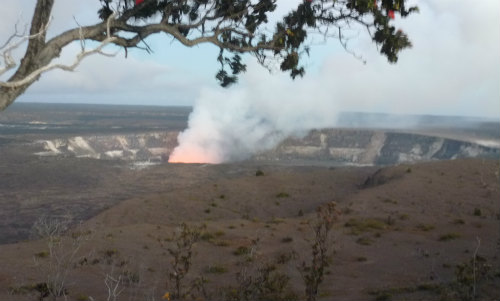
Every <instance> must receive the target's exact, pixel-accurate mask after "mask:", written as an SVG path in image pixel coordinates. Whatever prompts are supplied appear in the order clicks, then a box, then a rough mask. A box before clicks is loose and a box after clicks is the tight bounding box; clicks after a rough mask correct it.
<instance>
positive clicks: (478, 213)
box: [473, 207, 482, 216]
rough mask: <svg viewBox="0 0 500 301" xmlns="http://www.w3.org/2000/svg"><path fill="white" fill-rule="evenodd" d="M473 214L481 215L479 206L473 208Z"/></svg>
mask: <svg viewBox="0 0 500 301" xmlns="http://www.w3.org/2000/svg"><path fill="white" fill-rule="evenodd" d="M473 214H474V216H481V215H482V212H481V209H479V208H477V207H476V208H474V213H473Z"/></svg>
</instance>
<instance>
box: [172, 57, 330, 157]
mask: <svg viewBox="0 0 500 301" xmlns="http://www.w3.org/2000/svg"><path fill="white" fill-rule="evenodd" d="M243 81H245V85H241V86H237V87H234V88H232V89H230V90H223V89H222V88H221V89H214V88H204V89H202V92H201V96H200V97H199V98H198V100H197V101H196V103H195V105H194V109H193V112H192V113H191V115H190V116H189V122H188V128H187V129H186V130H185V131H183V132H182V133H181V134H180V135H179V137H178V142H179V146H178V147H177V148H175V149H174V151H173V152H172V154H171V156H170V159H169V161H170V162H185V163H221V162H228V161H237V160H243V159H247V158H249V157H250V156H252V155H253V154H255V153H258V152H261V151H264V150H267V149H271V148H273V147H275V146H276V145H277V144H278V143H279V142H281V141H282V140H283V139H284V138H286V137H287V136H290V135H300V134H301V133H305V132H306V131H307V130H309V129H312V128H321V127H331V126H333V125H334V124H335V121H336V116H337V111H336V108H335V105H334V102H333V100H332V99H331V96H330V95H331V94H330V95H329V94H328V93H327V91H325V87H321V86H320V84H317V83H315V82H314V81H311V80H307V79H305V78H304V79H302V80H300V81H299V80H297V81H292V80H291V79H289V78H288V77H286V75H285V76H282V75H278V74H274V75H269V74H267V73H266V72H263V70H262V68H261V67H258V66H255V65H250V66H249V71H248V73H247V74H246V75H245V77H244V78H243ZM242 86H245V87H251V88H242Z"/></svg>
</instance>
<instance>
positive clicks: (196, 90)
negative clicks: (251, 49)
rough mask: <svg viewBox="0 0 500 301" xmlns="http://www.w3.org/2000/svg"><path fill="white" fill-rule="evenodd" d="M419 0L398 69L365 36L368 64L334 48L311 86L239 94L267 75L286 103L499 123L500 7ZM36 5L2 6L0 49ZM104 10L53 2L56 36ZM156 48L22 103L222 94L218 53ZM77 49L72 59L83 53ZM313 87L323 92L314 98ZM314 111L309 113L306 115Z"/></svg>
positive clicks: (165, 100)
mask: <svg viewBox="0 0 500 301" xmlns="http://www.w3.org/2000/svg"><path fill="white" fill-rule="evenodd" d="M298 2H300V1H299V0H298V1H285V0H281V1H279V2H278V13H279V14H280V15H282V14H285V13H286V12H288V11H289V10H290V9H292V8H293V7H295V6H296V4H297V3H298ZM413 2H415V3H416V4H418V5H419V7H420V9H421V12H420V14H417V15H412V16H410V17H409V18H407V19H404V20H399V19H398V20H396V22H397V24H398V27H400V28H402V29H403V30H404V31H405V32H407V33H408V34H409V36H410V38H411V40H412V42H413V44H414V47H413V48H412V49H408V50H405V51H404V52H403V53H401V55H400V60H399V62H398V64H396V65H390V64H388V63H387V61H386V59H385V58H384V57H382V56H381V55H380V54H379V53H378V50H377V48H376V47H375V46H374V45H373V43H372V41H371V40H370V39H369V38H368V37H367V35H366V32H364V30H362V29H361V28H360V29H359V36H358V37H356V38H355V39H353V40H352V41H351V42H350V44H349V46H350V48H351V49H353V50H355V51H356V53H358V54H361V55H363V57H364V58H365V59H366V60H367V61H368V63H367V65H366V66H365V65H363V64H362V63H361V62H360V61H358V60H356V59H355V58H353V57H352V56H350V55H349V54H347V53H346V52H344V51H343V50H342V49H341V47H339V45H338V42H337V41H330V42H328V43H327V44H326V45H325V46H318V45H315V46H316V47H313V49H312V57H311V58H310V59H308V60H307V66H308V67H309V68H308V70H307V72H308V74H307V75H306V77H305V78H304V79H301V80H297V81H295V82H292V81H290V82H286V81H287V80H288V79H286V76H281V75H277V74H275V75H274V76H273V77H267V75H264V74H265V73H266V72H267V71H266V70H265V69H255V70H254V71H252V72H253V73H252V74H249V75H248V76H247V77H246V80H244V81H243V80H242V81H241V83H240V84H239V88H240V89H247V90H249V91H253V90H254V87H253V86H254V85H255V84H256V82H258V78H259V77H261V76H262V77H265V78H266V81H268V82H269V86H268V88H264V87H262V88H259V89H260V90H262V91H263V92H261V94H263V95H264V94H266V93H268V94H269V95H275V96H276V97H281V96H280V95H279V93H274V92H273V91H275V89H274V87H275V86H280V87H282V89H283V90H288V89H289V86H296V85H299V86H303V87H304V89H305V90H304V91H305V92H303V94H305V95H306V94H308V93H309V94H311V95H314V94H318V93H320V94H324V95H327V96H328V98H329V99H330V101H331V102H332V103H334V104H335V106H336V110H349V111H376V112H390V113H405V114H408V113H414V114H445V115H476V116H487V117H496V116H498V115H499V114H498V113H499V112H498V99H499V98H500V91H499V84H498V83H499V82H500V62H499V60H500V57H498V53H500V49H499V46H500V43H499V36H500V2H499V1H497V0H483V1H476V2H474V3H471V2H470V1H465V0H440V1H433V0H421V1H416V0H415V1H413ZM34 3H35V0H20V1H9V2H8V3H7V4H4V7H2V10H0V35H1V36H0V41H2V38H3V37H5V36H6V35H7V34H8V33H9V32H10V31H11V30H12V24H13V22H15V20H16V18H17V16H18V15H19V12H20V11H21V10H22V11H23V17H24V19H25V20H26V19H27V18H29V17H30V14H31V9H33V7H34ZM98 5H99V2H98V1H97V0H94V1H79V0H64V1H61V0H60V1H56V4H55V9H54V21H53V24H52V27H51V34H56V33H58V32H61V31H63V30H65V29H67V28H69V27H74V26H75V24H76V23H75V20H74V19H76V20H77V21H78V23H80V24H82V25H85V24H91V23H93V22H95V21H96V20H97V16H96V10H97V7H98ZM316 40H317V38H316ZM150 41H151V44H152V45H153V46H154V49H155V51H156V53H155V54H154V55H152V56H146V55H145V53H143V52H140V51H135V52H134V51H132V52H131V53H129V58H128V59H127V60H125V59H124V58H123V55H122V54H120V55H118V56H117V57H116V58H113V59H108V58H103V57H94V58H89V59H88V60H86V61H85V62H83V63H82V65H81V66H80V67H79V68H78V70H77V71H76V72H75V73H74V74H67V73H62V72H54V73H53V74H46V75H44V76H43V77H42V79H41V80H40V81H39V82H38V83H37V84H35V85H34V86H33V87H32V88H30V89H29V90H28V92H27V95H25V96H24V97H23V99H35V98H38V99H42V100H43V99H46V100H49V98H50V99H53V98H57V97H60V98H64V97H66V95H68V94H72V95H79V96H80V97H79V98H78V99H79V100H84V98H85V95H89V96H91V98H93V101H96V102H98V101H99V99H102V101H103V102H108V101H110V100H113V97H115V98H116V99H115V100H113V102H115V103H119V102H120V101H122V100H126V101H127V103H133V102H136V103H141V104H142V103H144V99H149V100H151V102H150V103H151V104H153V103H154V104H175V103H178V104H183V105H186V104H192V103H194V101H195V99H196V97H197V95H200V93H201V89H202V87H215V86H216V82H215V80H214V73H215V71H216V70H215V69H216V68H217V65H216V64H215V63H214V62H215V55H212V53H210V55H207V53H209V51H207V49H208V47H200V48H199V49H189V50H187V49H186V48H185V47H184V46H182V45H179V43H172V42H171V40H170V39H168V38H167V39H165V36H158V37H155V38H154V39H151V40H150ZM72 47H73V48H72V51H74V49H76V48H75V47H76V46H75V45H73V46H72ZM210 49H211V48H210ZM215 52H216V50H215ZM63 56H64V55H63ZM212 56H213V57H212ZM69 57H70V56H69V55H68V58H69ZM252 78H255V79H252ZM299 82H307V83H309V84H307V85H302V84H298V83H299ZM311 83H313V84H311ZM311 85H314V86H316V87H317V89H316V90H314V91H310V90H307V89H308V87H310V86H311ZM296 93H297V94H300V93H302V92H300V91H297V92H296ZM123 95H126V97H124V96H123ZM322 97H325V98H326V96H321V97H320V98H322ZM87 98H89V97H87ZM75 99H76V98H75ZM307 104H308V103H307V102H306V103H305V104H304V107H303V108H302V109H304V110H307V109H308V107H307ZM280 109H284V108H281V107H280Z"/></svg>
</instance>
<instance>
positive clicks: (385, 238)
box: [0, 159, 500, 300]
mask: <svg viewBox="0 0 500 301" xmlns="http://www.w3.org/2000/svg"><path fill="white" fill-rule="evenodd" d="M40 164H42V163H40ZM68 169H69V168H68ZM106 170H108V172H109V173H111V174H110V175H105V174H102V173H96V178H95V179H94V180H93V181H90V183H88V185H90V186H88V187H87V191H92V193H90V195H89V196H88V201H89V202H90V203H87V204H85V205H86V206H89V207H92V206H96V205H97V204H98V205H97V206H99V207H100V209H99V210H98V211H95V212H94V213H93V214H91V215H92V217H91V218H90V219H87V220H84V221H83V223H82V224H81V225H80V226H78V227H76V226H75V225H74V224H73V225H74V226H73V228H71V230H69V231H68V232H67V233H66V235H67V236H63V237H62V238H58V240H57V241H58V242H61V243H62V246H63V247H62V249H61V250H59V251H68V250H72V248H73V247H74V245H72V244H70V242H71V236H72V237H73V238H76V237H84V238H85V239H84V240H83V241H82V247H81V249H79V250H78V252H77V254H76V256H75V257H74V259H73V260H72V261H71V264H70V265H69V266H68V268H67V272H68V276H67V279H66V281H65V288H66V289H67V293H68V294H69V296H68V298H69V299H70V300H86V299H87V300H90V297H92V298H94V299H95V300H105V299H107V298H108V290H107V288H106V282H105V279H106V275H108V276H109V275H112V276H114V277H115V278H116V277H118V276H119V275H122V277H123V278H122V279H123V280H124V281H123V282H121V283H120V286H119V288H120V289H122V288H123V289H124V290H123V291H122V292H121V294H120V296H119V297H118V298H117V299H118V300H128V299H132V300H137V299H151V300H152V298H153V297H154V298H155V299H156V300H158V299H160V298H161V296H163V295H164V294H165V293H166V292H169V293H170V294H173V293H175V285H174V284H175V281H174V280H173V279H172V278H171V277H169V274H170V273H173V271H174V270H173V268H172V264H173V258H174V257H172V255H171V253H169V251H168V249H171V250H175V249H176V243H177V242H179V241H181V240H180V239H179V238H178V235H179V225H180V224H182V223H187V225H189V227H190V229H199V230H197V231H199V232H200V235H201V236H200V237H199V240H198V241H197V242H196V243H194V244H193V248H192V252H193V253H192V258H191V260H190V263H191V266H190V269H189V272H188V273H187V275H186V277H185V278H184V279H182V281H181V290H182V294H184V298H183V299H197V300H198V299H200V300H203V299H211V300H221V299H228V300H234V299H245V296H246V298H249V297H248V296H252V298H250V299H254V300H256V299H259V298H260V299H262V300H269V299H272V300H279V299H304V298H305V282H304V281H303V278H302V277H301V273H302V274H304V273H305V274H307V273H308V272H310V270H302V272H301V268H300V267H301V265H302V263H303V262H304V263H305V264H306V265H310V264H311V259H312V255H311V254H312V253H311V251H312V249H311V244H313V242H314V232H313V226H314V225H315V223H316V221H317V220H318V218H317V216H316V208H318V206H321V205H323V204H326V203H329V202H331V201H335V202H336V204H337V205H336V208H337V209H338V210H339V211H340V212H341V213H339V215H338V219H337V220H336V221H335V222H334V226H333V230H332V233H331V241H330V244H329V249H328V254H329V255H330V256H331V257H330V259H329V260H328V267H327V268H326V270H325V275H324V279H323V282H322V283H321V284H320V285H319V291H318V298H319V299H320V300H466V298H467V296H466V295H467V293H469V291H468V289H472V288H473V287H475V290H476V300H497V299H498V297H499V296H500V278H499V277H500V270H499V267H500V258H499V257H498V256H499V248H500V245H499V243H500V240H499V239H500V231H499V230H500V226H499V225H500V221H499V220H500V203H499V202H498V200H499V199H500V192H499V177H498V176H499V175H498V172H499V162H498V161H492V160H481V159H469V160H453V161H440V162H433V163H420V164H414V165H398V166H392V167H383V168H377V167H364V168H352V167H341V168H328V167H293V166H268V165H260V166H257V165H252V164H239V165H238V164H231V165H184V164H165V165H159V166H155V167H152V168H148V169H145V170H142V171H137V172H136V175H137V176H136V178H134V179H131V178H129V179H121V178H120V176H119V172H118V173H116V174H113V172H111V171H110V170H113V169H112V168H109V167H107V168H106ZM75 173H76V174H79V175H81V174H82V173H81V172H80V171H75ZM256 174H259V176H257V175H256ZM97 175H99V176H97ZM108 177H110V178H112V179H116V180H115V184H111V183H112V182H113V180H109V179H107V178H108ZM42 178H47V177H42ZM45 181H49V182H50V179H45ZM58 182H59V180H56V179H54V185H57V183H58ZM77 182H79V181H77ZM14 183H17V181H14ZM42 184H43V185H42ZM40 185H41V187H47V186H48V185H47V183H40ZM113 185H115V186H113ZM49 186H50V185H49ZM90 187H91V189H88V188H90ZM153 187H154V189H153ZM49 188H50V187H48V188H47V191H49V192H50V189H49ZM107 189H108V190H113V189H115V190H116V191H117V190H120V189H121V191H122V193H123V195H122V199H121V200H120V201H116V202H110V201H108V202H107V201H106V198H105V197H104V196H102V197H101V198H99V197H96V198H95V199H94V197H93V196H92V194H93V193H94V192H95V193H96V195H99V191H101V190H102V191H106V190H107ZM40 195H41V196H42V197H43V193H40ZM81 195H82V191H80V192H79V190H78V189H76V187H75V192H74V196H75V197H67V198H66V202H65V211H66V213H72V210H73V209H74V208H76V210H75V212H79V210H80V206H81V203H79V202H74V199H78V198H79V197H81ZM110 195H113V194H110ZM92 200H94V203H92ZM73 202H74V204H73ZM61 203H63V202H62V198H61ZM44 204H47V203H46V202H44ZM91 204H94V205H91ZM19 212H21V211H19ZM80 217H83V216H80V215H78V214H74V215H73V222H74V221H75V219H76V218H80ZM32 218H36V216H35V215H34V216H32ZM59 218H60V216H59ZM75 227H76V228H75ZM198 227H200V228H198ZM176 231H177V232H176ZM174 233H177V234H176V235H177V236H176V235H174ZM48 251H49V248H48V245H47V240H44V239H34V240H29V241H24V242H19V243H12V244H3V245H1V246H0V262H1V263H2V265H1V269H0V299H10V300H33V299H34V298H36V296H37V294H39V293H38V291H37V290H36V284H39V283H43V282H45V281H47V276H49V275H51V273H52V274H53V273H55V272H54V270H52V269H51V266H50V263H51V260H53V259H54V258H52V256H51V253H50V252H48ZM57 254H63V253H57ZM64 254H65V253H64ZM474 258H475V263H474V264H475V267H476V269H475V270H474V271H476V272H475V273H473V272H472V271H473V269H472V266H473V262H472V261H471V260H472V259H474ZM460 266H462V267H465V268H464V269H462V272H460V270H459V267H460ZM266 268H267V269H266ZM467 268H471V269H467ZM266 271H267V272H266ZM266 273H267V274H266ZM482 273H484V274H482ZM238 275H239V276H238ZM243 275H246V278H245V277H243ZM266 275H267V276H266ZM471 275H475V276H476V282H475V284H474V282H473V281H472V280H470V279H472V278H467V277H468V276H471ZM462 276H463V277H462ZM466 276H467V277H466ZM266 277H267V278H266ZM108 284H109V282H108ZM244 288H248V289H249V290H250V291H251V292H247V291H245V290H244ZM258 288H259V289H258ZM264 288H265V289H264ZM244 293H247V295H245V294H244ZM250 293H252V294H253V295H248V294H250ZM61 299H62V298H61Z"/></svg>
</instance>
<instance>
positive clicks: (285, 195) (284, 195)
mask: <svg viewBox="0 0 500 301" xmlns="http://www.w3.org/2000/svg"><path fill="white" fill-rule="evenodd" d="M276 197H277V198H288V197H290V195H289V194H288V193H286V192H280V193H277V194H276Z"/></svg>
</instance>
